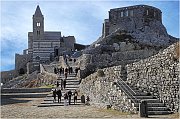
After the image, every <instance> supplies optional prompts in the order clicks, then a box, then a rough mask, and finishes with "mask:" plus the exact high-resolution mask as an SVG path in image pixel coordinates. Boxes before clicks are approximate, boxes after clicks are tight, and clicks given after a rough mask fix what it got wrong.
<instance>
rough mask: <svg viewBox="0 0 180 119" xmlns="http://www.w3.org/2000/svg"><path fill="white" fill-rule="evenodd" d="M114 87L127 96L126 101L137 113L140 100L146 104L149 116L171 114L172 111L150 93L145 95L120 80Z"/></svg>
mask: <svg viewBox="0 0 180 119" xmlns="http://www.w3.org/2000/svg"><path fill="white" fill-rule="evenodd" d="M115 85H116V87H117V88H118V89H119V90H121V91H123V92H124V93H125V94H126V95H127V97H128V99H130V100H131V103H133V105H134V107H136V109H137V111H139V104H140V102H141V100H145V101H147V104H148V114H149V115H165V114H171V113H172V111H171V110H170V109H169V108H168V107H166V106H165V104H164V103H163V102H161V101H160V100H159V99H157V98H156V97H154V96H152V95H151V94H150V93H145V92H143V91H141V90H138V89H137V88H134V87H132V86H129V85H127V84H126V83H125V82H124V81H122V80H118V81H117V82H116V84H115Z"/></svg>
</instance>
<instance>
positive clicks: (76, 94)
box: [73, 90, 78, 104]
mask: <svg viewBox="0 0 180 119" xmlns="http://www.w3.org/2000/svg"><path fill="white" fill-rule="evenodd" d="M73 95H74V104H75V103H77V96H78V92H77V91H76V90H75V91H74V93H73Z"/></svg>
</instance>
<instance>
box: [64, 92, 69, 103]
mask: <svg viewBox="0 0 180 119" xmlns="http://www.w3.org/2000/svg"><path fill="white" fill-rule="evenodd" d="M67 100H68V94H67V92H66V93H64V106H67V105H68V104H67Z"/></svg>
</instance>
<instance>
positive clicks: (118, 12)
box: [103, 5, 162, 37]
mask: <svg viewBox="0 0 180 119" xmlns="http://www.w3.org/2000/svg"><path fill="white" fill-rule="evenodd" d="M151 21H158V22H160V23H162V12H161V10H160V9H158V8H155V7H152V6H148V5H135V6H129V7H122V8H114V9H110V11H109V19H108V20H107V19H106V20H105V21H104V24H103V37H105V36H107V35H109V34H110V33H111V32H113V31H114V30H115V29H116V28H122V29H124V27H127V26H128V29H132V27H133V29H137V28H141V27H143V26H148V25H149V22H151ZM130 27H131V28H130ZM107 29H108V30H109V31H107Z"/></svg>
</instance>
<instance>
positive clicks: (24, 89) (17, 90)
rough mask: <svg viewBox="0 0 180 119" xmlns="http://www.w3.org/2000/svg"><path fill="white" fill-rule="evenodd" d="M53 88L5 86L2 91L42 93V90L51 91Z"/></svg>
mask: <svg viewBox="0 0 180 119" xmlns="http://www.w3.org/2000/svg"><path fill="white" fill-rule="evenodd" d="M50 91H51V88H16V89H9V88H7V89H6V88H4V89H1V93H42V92H50Z"/></svg>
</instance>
